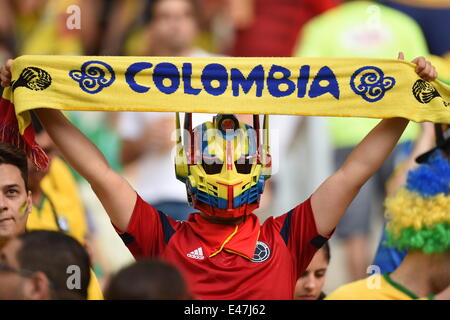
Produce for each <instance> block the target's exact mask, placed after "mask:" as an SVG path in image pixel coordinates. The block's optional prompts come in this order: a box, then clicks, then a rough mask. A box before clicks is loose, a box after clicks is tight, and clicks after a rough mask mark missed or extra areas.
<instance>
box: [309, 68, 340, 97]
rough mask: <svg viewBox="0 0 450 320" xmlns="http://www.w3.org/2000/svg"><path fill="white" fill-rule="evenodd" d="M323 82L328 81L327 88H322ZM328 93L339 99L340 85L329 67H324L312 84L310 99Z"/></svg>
mask: <svg viewBox="0 0 450 320" xmlns="http://www.w3.org/2000/svg"><path fill="white" fill-rule="evenodd" d="M321 81H328V85H327V86H325V87H324V86H321V85H320V82H321ZM327 92H329V93H331V94H332V95H333V97H335V98H336V99H339V84H338V82H337V80H336V76H335V75H334V73H333V71H332V70H331V69H330V68H329V67H327V66H324V67H322V68H321V69H320V70H319V72H317V75H316V77H315V78H314V80H313V82H312V84H311V88H310V89H309V97H310V98H316V97H318V96H321V95H323V94H325V93H327Z"/></svg>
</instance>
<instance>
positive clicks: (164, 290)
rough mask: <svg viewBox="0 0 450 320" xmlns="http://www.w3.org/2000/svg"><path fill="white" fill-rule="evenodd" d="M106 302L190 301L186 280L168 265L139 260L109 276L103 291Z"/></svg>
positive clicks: (157, 261) (154, 261) (160, 262)
mask: <svg viewBox="0 0 450 320" xmlns="http://www.w3.org/2000/svg"><path fill="white" fill-rule="evenodd" d="M105 297H106V299H107V300H133V299H134V300H184V299H190V298H191V297H190V295H189V292H188V288H187V286H186V281H185V280H184V278H183V276H182V275H181V273H180V272H179V271H178V270H177V269H176V268H175V267H174V266H172V265H171V264H169V263H167V262H163V261H159V260H140V261H137V262H135V263H133V264H132V265H130V266H128V267H126V268H123V269H122V270H120V271H119V272H118V273H117V274H116V275H115V276H113V277H112V279H111V281H110V282H109V285H108V287H107V289H106V293H105Z"/></svg>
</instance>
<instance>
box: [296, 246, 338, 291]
mask: <svg viewBox="0 0 450 320" xmlns="http://www.w3.org/2000/svg"><path fill="white" fill-rule="evenodd" d="M330 258H331V257H330V245H329V244H328V242H327V243H325V244H324V245H323V247H322V248H320V250H318V251H317V252H316V254H315V255H314V257H313V259H312V260H311V262H310V263H309V266H308V268H306V271H305V272H303V274H302V275H301V277H300V278H298V280H297V283H296V285H295V292H294V299H295V300H323V299H324V298H325V293H324V292H323V291H322V288H323V285H324V284H325V275H326V273H327V268H328V265H329V263H330Z"/></svg>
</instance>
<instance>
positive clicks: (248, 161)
mask: <svg viewBox="0 0 450 320" xmlns="http://www.w3.org/2000/svg"><path fill="white" fill-rule="evenodd" d="M254 162H255V160H254V158H240V159H239V160H237V161H235V162H234V166H235V167H236V171H237V172H238V173H241V174H249V173H250V172H251V171H252V166H253V164H254Z"/></svg>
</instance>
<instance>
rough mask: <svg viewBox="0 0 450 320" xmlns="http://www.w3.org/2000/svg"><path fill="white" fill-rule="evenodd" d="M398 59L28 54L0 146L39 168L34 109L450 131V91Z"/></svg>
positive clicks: (41, 158) (4, 107)
mask: <svg viewBox="0 0 450 320" xmlns="http://www.w3.org/2000/svg"><path fill="white" fill-rule="evenodd" d="M414 67H415V66H414V65H413V64H411V63H409V62H405V61H400V60H389V59H356V58H334V59H318V58H317V59H316V58H305V59H302V58H225V57H224V58H216V57H214V58H181V57H177V58H174V57H92V56H22V57H19V58H17V59H15V60H14V63H13V68H12V80H13V83H12V86H11V87H9V88H6V89H5V91H4V93H3V97H2V100H1V105H0V139H1V140H2V141H4V142H8V143H13V144H15V145H17V146H19V147H21V148H23V149H25V150H26V151H27V153H28V155H29V156H31V157H32V159H33V160H34V162H35V164H36V165H37V166H38V167H41V168H42V167H45V165H46V157H45V154H43V152H42V151H41V150H40V148H39V147H38V146H37V144H36V143H35V142H34V133H33V129H32V127H31V121H30V115H29V113H28V111H30V110H32V109H36V108H53V109H60V110H80V111H90V110H99V111H165V112H167V111H173V112H175V111H178V112H206V113H235V114H288V115H303V116H335V117H369V118H391V117H404V118H407V119H410V120H413V121H417V122H422V121H432V122H440V123H450V87H449V86H447V85H445V84H443V83H442V82H439V81H434V82H432V83H429V82H426V81H424V80H422V79H420V78H419V76H418V75H417V74H416V73H415V71H414Z"/></svg>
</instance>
